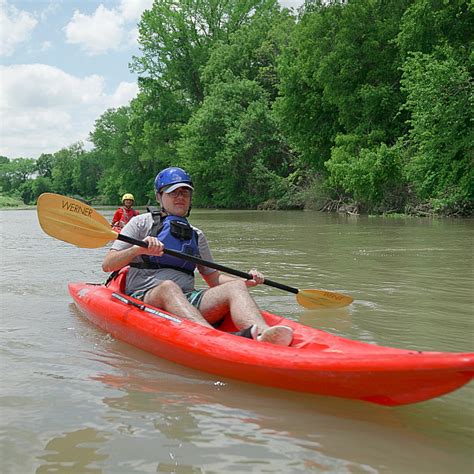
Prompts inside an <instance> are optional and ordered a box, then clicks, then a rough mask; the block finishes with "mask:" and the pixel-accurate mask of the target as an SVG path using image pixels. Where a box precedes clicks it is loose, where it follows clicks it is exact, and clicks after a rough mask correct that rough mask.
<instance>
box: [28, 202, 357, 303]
mask: <svg viewBox="0 0 474 474" xmlns="http://www.w3.org/2000/svg"><path fill="white" fill-rule="evenodd" d="M36 211H37V213H38V220H39V223H40V225H41V228H42V229H43V231H44V232H45V233H46V234H48V235H50V236H51V237H54V238H55V239H59V240H62V241H64V242H68V243H70V244H73V245H76V246H77V247H81V248H98V247H103V246H104V245H106V244H107V243H108V242H110V241H111V240H116V239H118V240H122V241H123V242H127V243H129V244H132V245H139V246H140V247H144V248H146V247H147V246H148V245H147V243H146V242H143V241H142V240H136V239H133V238H131V237H127V236H126V235H123V234H118V233H117V232H115V231H114V230H112V229H111V227H110V224H109V222H108V221H107V219H106V218H105V217H104V216H102V214H99V213H98V212H97V211H96V210H95V209H93V208H92V207H90V206H88V205H87V204H84V203H83V202H81V201H78V200H76V199H72V198H70V197H66V196H61V195H60V194H53V193H44V194H42V195H41V196H40V197H39V198H38V204H37V209H36ZM164 253H166V254H168V255H172V256H173V257H177V258H181V259H182V260H187V261H190V262H194V263H196V264H199V265H204V266H206V267H209V268H214V269H216V270H220V271H223V272H225V273H230V274H231V275H235V276H238V277H241V278H245V279H247V280H250V279H251V278H252V277H251V275H249V274H248V273H245V272H241V271H239V270H234V269H232V268H229V267H225V266H224V265H219V264H217V263H214V262H209V261H206V260H202V259H200V258H197V257H193V256H191V255H186V254H184V253H181V252H178V251H176V250H172V249H165V250H164ZM264 284H265V285H268V286H272V287H274V288H278V289H280V290H283V291H288V292H290V293H294V294H295V295H296V301H298V303H299V304H300V305H301V306H304V307H305V308H310V309H314V308H322V307H326V308H335V307H342V306H347V305H349V304H351V303H352V301H353V299H352V298H351V297H350V296H347V295H343V294H341V293H335V292H332V291H325V290H299V289H298V288H293V287H291V286H287V285H283V284H281V283H277V282H275V281H271V280H267V279H266V278H265V281H264Z"/></svg>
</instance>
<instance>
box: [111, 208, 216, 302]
mask: <svg viewBox="0 0 474 474" xmlns="http://www.w3.org/2000/svg"><path fill="white" fill-rule="evenodd" d="M152 227H153V217H152V215H151V213H149V212H147V213H146V214H140V215H139V216H135V217H133V218H132V219H130V221H128V223H127V224H126V225H125V227H124V228H123V229H122V234H123V235H126V236H128V237H133V238H134V239H138V240H143V239H144V238H145V237H147V236H148V235H150V232H151V228H152ZM192 227H193V229H194V230H195V231H196V232H197V235H198V247H199V257H200V258H202V259H203V260H209V261H213V259H212V255H211V250H210V248H209V244H208V243H207V239H206V236H205V235H204V234H203V232H202V231H201V230H200V229H198V228H197V227H194V226H192ZM131 246H132V245H131V244H128V243H127V242H122V241H121V240H115V241H114V243H113V244H112V247H111V249H112V250H124V249H127V248H129V247H131ZM142 261H143V260H142V259H141V258H140V257H136V258H134V259H133V260H132V262H131V263H140V262H142ZM197 269H198V270H199V273H201V275H209V274H211V273H213V272H215V271H216V270H214V269H213V268H209V267H205V266H202V265H198V266H197ZM164 280H172V281H174V282H175V283H177V284H178V285H179V286H180V287H181V289H182V290H183V291H184V292H187V291H192V290H193V289H194V277H193V276H192V275H189V274H187V273H184V272H180V271H179V270H174V269H173V268H160V269H154V268H150V269H142V268H133V267H130V269H129V271H128V275H127V283H126V288H125V292H126V293H127V294H129V295H131V294H132V293H133V292H134V291H138V290H149V289H150V288H153V287H155V286H156V285H158V284H159V283H161V282H162V281H164Z"/></svg>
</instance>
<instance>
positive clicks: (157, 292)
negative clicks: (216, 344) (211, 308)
mask: <svg viewBox="0 0 474 474" xmlns="http://www.w3.org/2000/svg"><path fill="white" fill-rule="evenodd" d="M143 302H144V303H146V304H149V305H151V306H156V307H158V308H162V309H164V310H165V311H168V312H169V313H172V314H176V315H177V316H181V317H183V318H185V319H189V320H190V321H194V322H196V323H199V324H202V325H203V326H207V327H212V326H211V325H210V324H209V323H208V322H207V321H206V319H205V318H204V317H203V315H202V314H201V313H200V312H199V311H198V310H197V309H196V308H195V307H194V306H193V305H192V304H191V303H189V301H188V300H187V299H186V297H185V296H184V293H183V291H182V290H181V288H180V287H179V286H178V285H177V284H176V283H174V282H173V281H170V280H166V281H163V282H161V283H160V284H159V285H158V286H155V287H154V288H152V289H151V290H150V291H147V293H146V294H145V298H144V299H143Z"/></svg>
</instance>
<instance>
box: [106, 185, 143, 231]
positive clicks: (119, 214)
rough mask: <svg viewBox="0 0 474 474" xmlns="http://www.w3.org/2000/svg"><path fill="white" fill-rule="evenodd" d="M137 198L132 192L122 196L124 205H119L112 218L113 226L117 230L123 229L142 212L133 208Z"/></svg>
mask: <svg viewBox="0 0 474 474" xmlns="http://www.w3.org/2000/svg"><path fill="white" fill-rule="evenodd" d="M134 203H135V198H134V197H133V194H131V193H125V194H124V195H123V196H122V207H119V208H118V209H117V210H116V211H115V214H114V217H113V218H112V227H113V228H115V229H116V230H117V231H119V232H120V231H121V230H122V229H123V228H124V227H125V225H126V224H127V222H128V221H129V220H130V219H131V218H132V217H135V216H138V214H140V213H139V212H138V211H137V210H136V209H133V204H134Z"/></svg>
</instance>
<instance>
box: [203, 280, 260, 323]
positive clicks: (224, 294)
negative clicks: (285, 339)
mask: <svg viewBox="0 0 474 474" xmlns="http://www.w3.org/2000/svg"><path fill="white" fill-rule="evenodd" d="M199 311H200V312H201V314H202V315H203V316H204V318H205V319H206V320H207V321H208V322H210V323H211V324H214V323H217V322H218V321H219V320H220V319H221V318H222V317H223V316H225V315H226V314H227V313H230V314H231V316H232V321H233V322H234V324H235V326H236V327H237V328H238V329H245V328H248V327H250V326H252V325H254V324H256V325H257V326H258V328H259V331H263V330H264V329H265V328H267V327H268V325H267V323H266V322H265V320H264V319H263V318H262V316H261V314H260V310H259V309H258V306H257V304H256V303H255V301H254V300H253V299H252V297H251V296H250V294H249V292H248V289H247V286H246V285H245V282H244V281H243V280H235V281H229V282H226V283H223V284H222V285H219V286H214V287H212V288H209V289H207V290H206V292H205V293H204V294H203V296H202V300H201V304H200V305H199Z"/></svg>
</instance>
